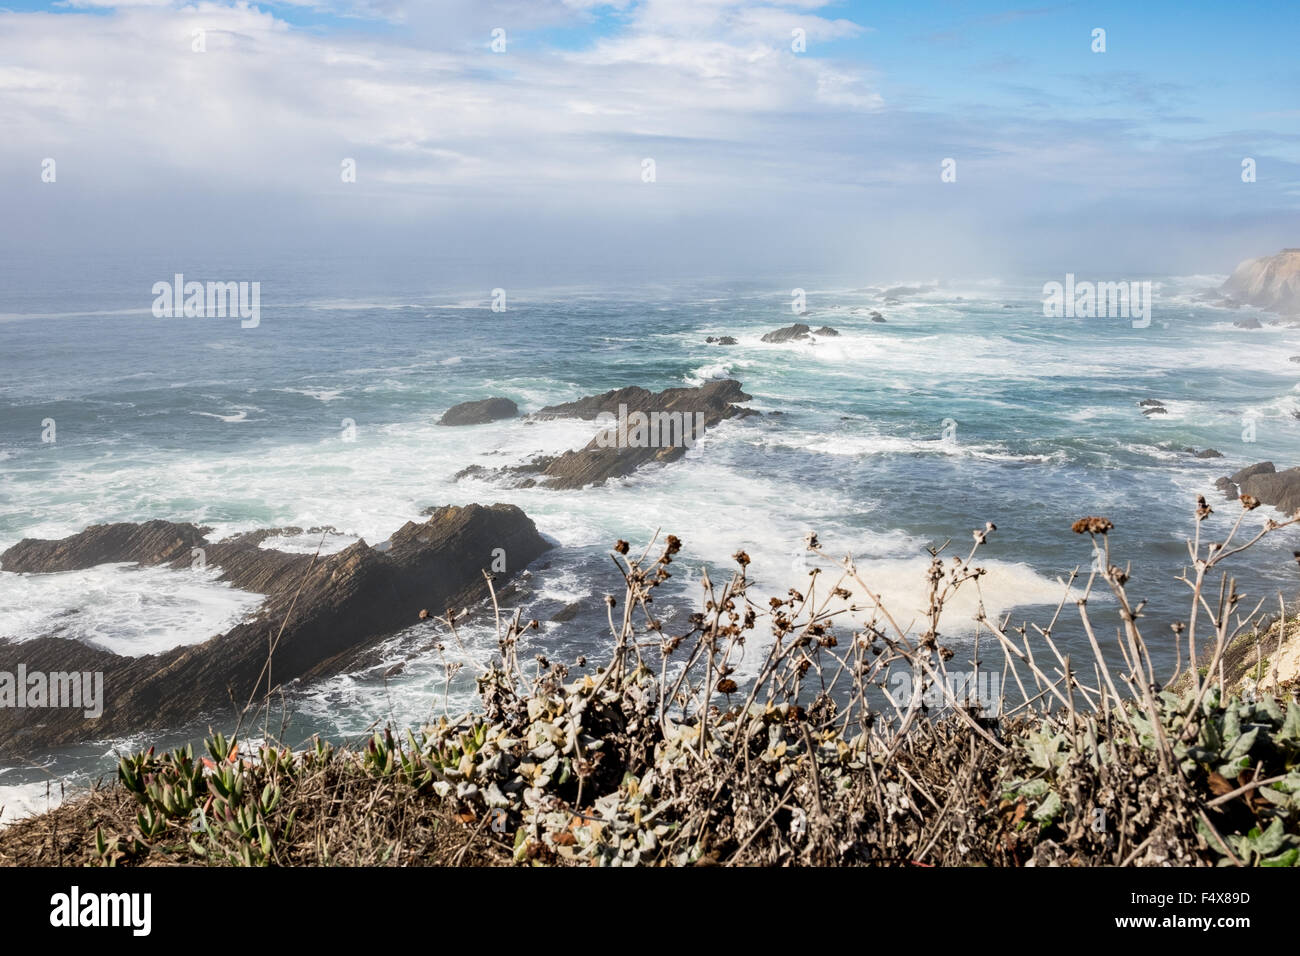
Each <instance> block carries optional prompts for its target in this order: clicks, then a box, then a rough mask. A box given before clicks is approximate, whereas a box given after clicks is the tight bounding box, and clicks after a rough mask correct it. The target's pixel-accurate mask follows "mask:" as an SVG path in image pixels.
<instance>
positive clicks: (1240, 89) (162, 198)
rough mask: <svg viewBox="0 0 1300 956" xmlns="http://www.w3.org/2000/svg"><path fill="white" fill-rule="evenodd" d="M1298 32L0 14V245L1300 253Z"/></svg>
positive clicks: (89, 5) (483, 17)
mask: <svg viewBox="0 0 1300 956" xmlns="http://www.w3.org/2000/svg"><path fill="white" fill-rule="evenodd" d="M494 27H501V28H503V29H505V30H506V35H507V50H506V52H505V53H504V54H497V53H493V52H492V51H491V50H490V49H489V48H488V45H489V41H490V33H491V30H492V29H493V28H494ZM1298 27H1300V7H1297V6H1296V5H1294V4H1288V3H1281V2H1277V3H1241V4H1222V5H1213V6H1210V5H1206V4H1187V3H1142V4H1133V3H1064V4H1050V3H1048V4H1043V5H1041V6H1024V7H1016V6H1008V5H1005V4H996V3H988V2H978V3H952V2H908V3H859V2H842V3H834V2H831V3H824V2H820V0H792V2H788V3H764V4H754V3H743V2H736V0H641V2H631V0H627V2H623V3H614V4H607V3H601V2H598V0H526V2H525V0H518V2H491V0H445V2H429V0H424V2H408V0H324V2H321V3H315V4H312V3H263V4H231V3H222V2H214V0H204V2H199V3H188V4H183V3H171V2H168V0H132V2H129V3H126V2H124V3H118V4H113V3H112V2H111V0H71V2H60V3H37V2H33V0H8V2H2V0H0V124H2V125H3V126H4V128H5V129H6V132H7V135H6V136H5V137H4V138H3V142H0V201H3V202H4V203H5V205H7V206H8V207H9V208H10V209H12V210H15V211H16V212H17V214H18V215H17V217H16V218H17V221H21V222H23V223H24V224H25V227H26V228H25V230H24V232H23V234H22V235H21V236H18V235H16V234H15V233H14V232H12V231H7V232H6V235H5V236H4V237H3V239H2V240H0V241H3V242H5V243H7V244H9V245H11V246H12V245H14V244H15V243H20V244H22V245H23V246H24V247H27V248H30V247H50V248H56V247H57V248H66V247H68V246H69V245H70V244H76V243H87V242H89V243H92V244H93V243H95V242H99V241H102V240H101V239H100V238H99V237H102V236H103V235H104V234H106V233H112V234H114V235H115V236H117V237H118V241H119V242H120V243H125V244H126V245H128V246H130V245H131V244H132V243H138V244H140V245H142V246H143V245H148V244H149V243H150V242H155V241H157V240H156V236H154V235H151V234H150V232H149V231H148V230H136V229H134V228H131V227H130V225H129V223H130V222H131V221H133V220H139V219H141V218H142V217H143V218H145V219H148V218H150V217H165V216H167V215H168V210H172V209H175V208H176V207H177V204H178V203H179V204H180V205H182V206H184V207H187V208H191V209H194V210H196V214H197V215H198V216H199V217H200V218H201V219H202V220H203V222H204V223H205V225H206V227H207V228H206V230H205V232H204V235H205V237H206V240H205V241H208V242H210V243H212V244H214V245H220V244H222V243H225V244H230V243H238V242H241V241H242V242H244V243H256V242H257V241H259V240H264V241H267V242H271V241H274V242H276V243H278V244H280V246H281V247H283V245H284V244H285V243H301V244H303V247H304V248H306V247H308V246H310V245H311V244H312V243H321V244H328V243H330V242H333V241H336V239H337V237H342V236H356V235H358V234H365V235H368V236H371V237H372V241H394V240H393V239H392V238H391V237H400V241H401V242H402V243H405V244H407V245H409V244H411V243H415V244H428V243H432V244H433V245H435V246H436V245H439V243H447V242H449V240H446V239H440V240H434V239H430V238H429V235H430V234H431V233H434V234H439V235H444V236H445V235H446V233H448V232H449V231H453V232H454V233H455V234H456V235H457V236H458V240H457V243H456V248H457V249H458V250H459V251H460V252H462V253H463V254H465V255H470V256H472V255H474V254H475V252H474V250H481V254H483V255H489V254H492V255H500V254H502V250H503V249H511V250H516V251H518V250H528V249H534V250H550V254H552V255H556V256H558V255H559V253H558V252H556V251H555V250H565V251H566V253H567V254H568V255H569V258H570V260H571V261H573V262H584V261H588V260H591V261H598V260H600V261H610V260H612V259H615V258H618V257H620V256H621V257H624V258H627V257H636V256H638V255H642V256H644V255H646V254H653V255H662V256H664V257H666V258H667V259H672V260H673V261H676V259H680V260H681V261H682V263H688V262H689V263H696V264H701V265H704V266H713V265H716V267H717V268H718V269H725V270H729V271H744V270H745V269H747V268H748V269H751V270H767V269H772V268H775V267H779V266H781V265H783V264H786V263H791V264H792V263H794V262H795V261H796V260H797V261H798V263H799V266H798V267H799V268H813V267H816V266H818V265H824V266H825V267H826V268H827V269H828V270H832V269H834V270H841V269H871V268H878V269H880V270H882V271H884V270H895V271H901V270H905V269H906V268H907V267H908V265H909V263H917V262H918V260H929V261H925V267H926V268H927V269H934V270H936V271H937V270H951V271H954V272H961V271H965V272H981V271H999V270H1000V271H1010V270H1016V269H1019V268H1022V267H1023V268H1026V269H1029V268H1034V269H1041V268H1049V267H1051V266H1052V265H1054V264H1057V263H1059V264H1062V265H1063V266H1064V267H1070V266H1073V265H1078V266H1079V267H1080V268H1083V267H1087V266H1088V265H1096V266H1098V267H1105V268H1139V269H1148V270H1162V271H1187V272H1191V271H1226V269H1228V268H1230V267H1231V265H1232V264H1233V263H1234V262H1235V261H1236V258H1234V257H1237V258H1239V257H1242V256H1244V255H1247V254H1250V255H1253V254H1262V253H1265V252H1271V251H1274V247H1279V246H1281V245H1291V246H1295V245H1300V235H1297V231H1298V220H1300V217H1297V205H1298V204H1300V102H1297V100H1298V99H1300V97H1297V91H1300V65H1297V64H1298V63H1300V57H1297V56H1296V55H1295V50H1296V49H1297V48H1300V44H1298V43H1297V41H1298V40H1300V30H1298V29H1297V28H1298ZM794 28H799V29H803V30H805V31H806V34H807V49H806V51H804V52H799V53H796V52H794V51H792V50H791V48H790V35H791V30H792V29H794ZM1095 28H1101V29H1104V30H1105V31H1106V37H1105V40H1106V50H1105V52H1104V53H1095V52H1093V51H1092V49H1091V46H1092V42H1093V38H1092V31H1093V30H1094V29H1095ZM196 30H203V31H204V32H205V42H206V49H205V50H204V51H203V53H202V55H197V54H196V53H195V52H194V51H193V50H192V49H191V46H192V43H193V41H192V37H193V36H194V35H195V31H196ZM49 157H53V158H56V159H57V160H58V161H59V177H58V182H57V190H51V189H48V188H42V187H43V186H50V185H55V184H49V183H41V182H40V179H39V177H36V176H33V175H32V170H33V169H36V168H37V167H38V166H39V164H40V162H41V161H42V160H43V159H44V158H49ZM1246 157H1250V158H1252V159H1253V160H1254V161H1255V162H1256V164H1257V181H1256V182H1254V183H1250V184H1245V183H1243V182H1242V181H1241V176H1240V164H1241V162H1242V160H1243V159H1244V158H1246ZM349 158H351V159H355V160H356V162H357V168H358V170H359V173H358V177H357V181H356V182H355V183H341V182H340V179H339V176H338V174H337V172H335V171H336V170H337V169H338V167H339V164H340V163H341V162H342V161H344V160H346V159H349ZM646 158H653V159H654V160H655V163H656V169H657V176H656V180H655V182H653V183H645V182H643V181H642V178H641V168H642V161H643V160H644V159H646ZM946 158H952V159H955V160H956V169H957V178H956V181H955V182H951V183H942V182H941V181H940V176H939V171H940V164H941V161H942V160H944V159H946ZM272 212H273V213H274V214H273V215H272ZM241 217H242V220H241ZM249 219H260V220H265V221H263V222H262V225H261V227H260V228H258V229H255V230H251V232H252V233H254V235H253V236H251V237H250V236H249V235H248V233H249V232H250V230H242V233H243V234H242V236H241V230H240V229H239V228H238V224H239V223H240V222H241V221H246V220H249ZM431 225H432V226H436V228H430V227H431ZM503 232H504V233H508V235H503ZM381 237H389V238H388V239H382V238H381ZM173 238H174V237H173ZM792 238H797V241H792ZM647 248H649V249H650V250H653V252H652V253H647V251H646V250H647ZM1144 260H1145V261H1144ZM1229 260H1231V261H1229ZM1216 266H1217V268H1216ZM792 267H793V266H792ZM575 268H576V267H575ZM917 268H918V270H919V269H920V265H918V266H917ZM1060 271H1066V268H1062V269H1061V270H1060Z"/></svg>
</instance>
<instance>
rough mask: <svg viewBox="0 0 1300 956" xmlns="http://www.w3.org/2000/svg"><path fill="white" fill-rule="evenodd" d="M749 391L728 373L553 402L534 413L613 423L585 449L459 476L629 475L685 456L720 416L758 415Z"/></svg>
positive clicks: (596, 481) (551, 480)
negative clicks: (683, 384)
mask: <svg viewBox="0 0 1300 956" xmlns="http://www.w3.org/2000/svg"><path fill="white" fill-rule="evenodd" d="M750 398H751V396H749V395H747V394H746V393H745V392H744V391H743V390H742V389H741V386H740V382H738V381H736V380H735V379H730V378H728V379H718V380H717V381H713V382H708V383H706V384H704V385H701V386H699V387H698V388H666V389H664V390H663V391H662V392H652V391H650V390H649V389H645V388H640V387H638V386H635V385H632V386H628V387H626V388H617V389H612V390H611V391H608V392H603V393H602V394H600V395H589V396H587V397H585V398H580V399H577V400H576V401H572V402H565V403H563V404H560V405H548V406H547V407H546V408H543V409H541V410H540V411H537V412H534V413H533V414H532V415H531V416H529V417H530V418H531V419H532V420H534V421H538V420H546V419H553V418H580V419H583V420H584V421H596V420H598V419H601V420H603V421H605V422H607V424H608V427H606V428H604V429H602V430H601V432H600V433H599V434H598V435H597V436H596V437H595V438H593V439H592V440H591V441H590V442H588V443H587V445H586V446H585V447H583V448H579V449H575V450H572V451H566V452H564V453H563V454H561V455H549V456H542V457H540V458H537V459H534V460H533V461H531V462H528V463H527V464H524V465H517V466H514V467H510V468H502V469H498V470H496V471H494V472H493V471H489V470H488V469H486V468H483V467H482V466H478V465H472V466H470V467H468V468H465V469H463V470H461V471H460V472H458V474H457V477H458V478H463V477H468V476H471V475H473V476H486V475H491V476H494V477H498V478H502V479H505V480H506V481H507V483H509V484H511V485H514V486H516V487H525V488H526V487H532V486H534V485H540V486H542V487H545V488H553V489H557V490H566V489H574V488H584V487H587V486H588V485H600V484H604V483H605V482H606V481H608V480H609V479H611V478H621V477H623V476H625V475H630V474H631V473H632V472H634V471H636V470H637V469H638V468H640V467H642V466H643V465H648V464H651V463H654V462H658V463H661V464H663V463H667V462H672V461H676V460H678V459H679V458H681V457H683V456H684V455H685V454H686V452H687V450H688V449H689V448H690V447H691V446H692V445H694V443H695V442H696V441H697V440H698V439H699V438H701V437H703V434H704V433H705V432H707V430H708V429H710V428H712V427H714V426H715V425H717V424H718V423H719V422H722V421H725V420H726V419H729V418H744V417H747V416H749V415H757V414H758V413H757V412H756V411H754V410H753V409H749V408H744V407H743V406H742V405H741V404H740V403H741V402H747V401H749V400H750ZM602 416H604V417H603V418H602Z"/></svg>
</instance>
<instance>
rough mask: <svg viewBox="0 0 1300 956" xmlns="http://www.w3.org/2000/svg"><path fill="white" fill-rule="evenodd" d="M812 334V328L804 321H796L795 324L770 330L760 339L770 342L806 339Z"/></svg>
mask: <svg viewBox="0 0 1300 956" xmlns="http://www.w3.org/2000/svg"><path fill="white" fill-rule="evenodd" d="M810 335H812V329H810V328H808V326H806V325H804V324H803V323H802V322H796V323H795V324H794V325H787V326H786V327H785V328H783V329H776V330H775V331H772V332H768V333H767V334H766V335H764V336H763V338H762V339H761V340H760V341H763V342H769V343H773V344H776V343H780V342H793V341H797V340H798V339H806V338H808V337H809V336H810Z"/></svg>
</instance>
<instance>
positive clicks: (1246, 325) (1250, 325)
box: [1232, 315, 1263, 329]
mask: <svg viewBox="0 0 1300 956" xmlns="http://www.w3.org/2000/svg"><path fill="white" fill-rule="evenodd" d="M1232 324H1233V325H1234V326H1235V327H1237V328H1239V329H1262V328H1263V326H1262V325H1260V323H1259V319H1257V318H1255V317H1254V316H1253V315H1252V316H1250V317H1248V318H1245V319H1237V320H1236V321H1235V322H1233V323H1232Z"/></svg>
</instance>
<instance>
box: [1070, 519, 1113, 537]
mask: <svg viewBox="0 0 1300 956" xmlns="http://www.w3.org/2000/svg"><path fill="white" fill-rule="evenodd" d="M1114 527H1115V525H1114V524H1113V523H1111V520H1110V519H1109V518H1100V517H1096V516H1089V517H1086V518H1080V519H1079V520H1078V521H1076V522H1075V523H1074V524H1072V525H1070V530H1071V531H1073V532H1074V533H1075V534H1083V533H1084V532H1087V533H1088V534H1105V533H1106V532H1107V531H1110V530H1111V529H1112V528H1114Z"/></svg>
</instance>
